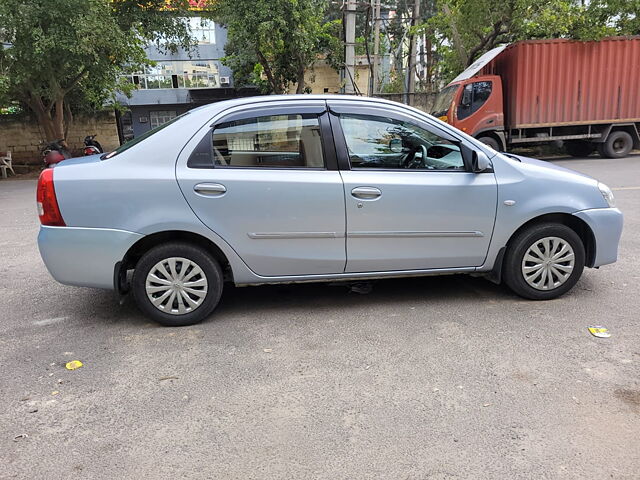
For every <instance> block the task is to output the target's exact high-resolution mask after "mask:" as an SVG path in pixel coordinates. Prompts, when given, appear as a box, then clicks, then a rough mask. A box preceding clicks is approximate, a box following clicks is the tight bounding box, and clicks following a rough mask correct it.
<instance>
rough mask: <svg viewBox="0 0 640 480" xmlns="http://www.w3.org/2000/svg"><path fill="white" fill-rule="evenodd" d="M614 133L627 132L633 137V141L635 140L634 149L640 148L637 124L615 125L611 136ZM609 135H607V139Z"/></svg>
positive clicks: (610, 132)
mask: <svg viewBox="0 0 640 480" xmlns="http://www.w3.org/2000/svg"><path fill="white" fill-rule="evenodd" d="M613 132H627V133H628V134H629V135H631V139H632V140H633V148H636V149H637V148H640V134H639V133H638V128H637V127H636V124H635V123H623V124H617V125H613V126H612V127H611V130H610V131H609V135H611V134H612V133H613ZM609 135H607V137H608V136H609ZM605 141H606V139H605Z"/></svg>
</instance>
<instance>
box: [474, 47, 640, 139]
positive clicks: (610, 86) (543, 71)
mask: <svg viewBox="0 0 640 480" xmlns="http://www.w3.org/2000/svg"><path fill="white" fill-rule="evenodd" d="M480 74H481V75H500V77H501V78H502V83H503V88H504V99H505V104H504V114H505V127H506V128H507V129H514V128H531V127H545V126H561V125H580V124H585V125H586V124H599V123H620V122H640V37H615V38H608V39H604V40H600V41H594V42H580V41H573V40H565V39H554V40H530V41H524V42H518V43H514V44H512V45H509V46H508V47H506V48H505V49H504V50H503V51H502V52H500V54H499V55H497V56H496V57H495V58H493V59H492V60H491V61H490V62H489V63H487V64H486V65H485V66H484V67H483V68H482V70H481V71H480Z"/></svg>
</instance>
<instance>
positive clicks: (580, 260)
mask: <svg viewBox="0 0 640 480" xmlns="http://www.w3.org/2000/svg"><path fill="white" fill-rule="evenodd" d="M584 261H585V253H584V245H583V244H582V240H580V237H579V236H578V234H577V233H576V232H574V231H573V230H572V229H571V228H569V227H567V226H566V225H562V224H559V223H543V224H540V225H534V226H532V227H530V228H527V229H525V230H523V231H522V232H520V233H518V235H517V236H516V237H514V238H513V239H512V240H511V242H510V245H509V248H508V249H507V253H506V256H505V260H504V265H503V269H504V270H503V275H504V280H505V283H506V284H507V285H508V286H509V288H511V290H513V291H514V292H515V293H517V294H518V295H520V296H521V297H524V298H529V299H531V300H550V299H552V298H556V297H559V296H560V295H562V294H564V293H566V292H568V291H569V290H571V288H572V287H573V286H574V285H575V284H576V282H577V281H578V279H579V278H580V275H582V270H583V269H584Z"/></svg>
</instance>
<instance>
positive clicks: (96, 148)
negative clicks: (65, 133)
mask: <svg viewBox="0 0 640 480" xmlns="http://www.w3.org/2000/svg"><path fill="white" fill-rule="evenodd" d="M96 136H97V134H95V135H87V136H86V137H84V154H85V155H95V154H97V153H102V152H104V150H102V145H100V143H99V142H98V141H97V140H96V139H95V138H96Z"/></svg>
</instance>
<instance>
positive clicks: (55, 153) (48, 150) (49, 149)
mask: <svg viewBox="0 0 640 480" xmlns="http://www.w3.org/2000/svg"><path fill="white" fill-rule="evenodd" d="M63 142H64V140H63V139H61V140H56V141H55V142H49V143H47V144H46V145H45V147H44V148H43V149H42V161H43V162H44V166H45V168H48V167H53V166H55V165H56V164H57V163H59V162H61V161H62V160H66V159H67V158H70V155H69V153H68V152H67V149H66V148H64V147H63V146H62V143H63Z"/></svg>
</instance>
